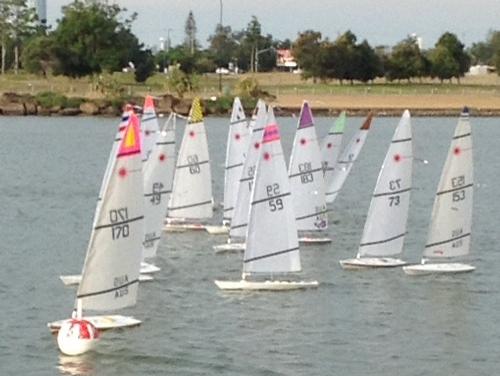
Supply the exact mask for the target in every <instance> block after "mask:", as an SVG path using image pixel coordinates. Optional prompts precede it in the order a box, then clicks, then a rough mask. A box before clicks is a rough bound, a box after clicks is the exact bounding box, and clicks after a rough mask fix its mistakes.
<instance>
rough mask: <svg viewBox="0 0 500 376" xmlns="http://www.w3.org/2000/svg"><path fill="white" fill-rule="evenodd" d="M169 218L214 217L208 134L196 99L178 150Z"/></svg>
mask: <svg viewBox="0 0 500 376" xmlns="http://www.w3.org/2000/svg"><path fill="white" fill-rule="evenodd" d="M168 216H169V217H171V218H186V219H202V218H211V217H212V216H213V198H212V174H211V171H210V158H209V154H208V143H207V134H206V130H205V125H204V123H203V113H202V110H201V104H200V100H199V99H198V98H195V99H194V100H193V105H192V107H191V111H190V114H189V119H188V123H187V125H186V129H185V131H184V136H183V138H182V143H181V146H180V149H179V156H178V158H177V164H176V167H175V177H174V185H173V188H172V196H171V198H170V202H169V204H168Z"/></svg>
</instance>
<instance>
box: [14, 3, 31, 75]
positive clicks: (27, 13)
mask: <svg viewBox="0 0 500 376" xmlns="http://www.w3.org/2000/svg"><path fill="white" fill-rule="evenodd" d="M10 4H11V5H10V6H11V15H10V16H11V17H10V30H11V34H12V40H13V42H14V72H15V74H17V73H18V71H19V49H20V44H21V40H22V39H23V38H26V37H28V36H29V35H31V34H32V33H33V32H34V31H35V21H36V14H35V10H34V9H33V8H30V7H28V4H27V2H26V0H11V2H10Z"/></svg>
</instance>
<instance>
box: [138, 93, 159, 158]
mask: <svg viewBox="0 0 500 376" xmlns="http://www.w3.org/2000/svg"><path fill="white" fill-rule="evenodd" d="M159 131H160V126H159V124H158V118H157V116H156V111H155V106H154V102H153V97H152V96H151V95H147V96H146V99H145V100H144V107H143V112H142V119H141V135H142V138H141V139H142V160H143V161H147V160H148V159H149V156H150V155H151V153H152V151H153V148H154V146H155V143H156V138H157V137H158V132H159Z"/></svg>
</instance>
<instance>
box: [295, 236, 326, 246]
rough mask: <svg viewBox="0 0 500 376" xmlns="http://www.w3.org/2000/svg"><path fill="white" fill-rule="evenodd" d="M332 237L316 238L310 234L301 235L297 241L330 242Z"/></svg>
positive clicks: (310, 242) (303, 242) (311, 242)
mask: <svg viewBox="0 0 500 376" xmlns="http://www.w3.org/2000/svg"><path fill="white" fill-rule="evenodd" d="M331 242H332V239H331V238H328V237H326V236H325V237H321V238H316V237H312V236H302V237H300V238H299V243H302V244H304V245H308V244H327V243H331Z"/></svg>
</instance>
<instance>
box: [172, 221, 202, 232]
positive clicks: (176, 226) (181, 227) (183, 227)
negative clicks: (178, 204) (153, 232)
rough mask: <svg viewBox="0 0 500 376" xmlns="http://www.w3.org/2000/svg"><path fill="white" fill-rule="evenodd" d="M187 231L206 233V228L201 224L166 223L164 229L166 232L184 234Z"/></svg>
mask: <svg viewBox="0 0 500 376" xmlns="http://www.w3.org/2000/svg"><path fill="white" fill-rule="evenodd" d="M187 230H191V231H205V230H206V226H205V225H204V224H201V223H182V222H180V223H166V224H165V226H164V227H163V231H166V232H184V231H187Z"/></svg>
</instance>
